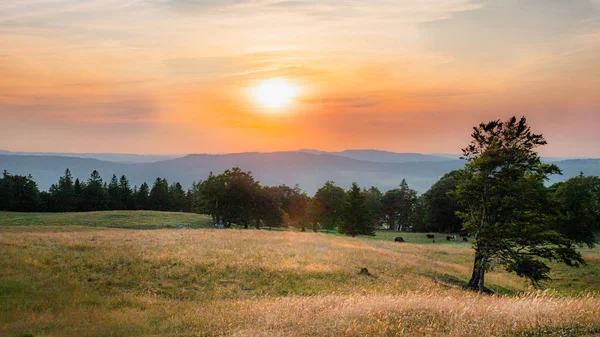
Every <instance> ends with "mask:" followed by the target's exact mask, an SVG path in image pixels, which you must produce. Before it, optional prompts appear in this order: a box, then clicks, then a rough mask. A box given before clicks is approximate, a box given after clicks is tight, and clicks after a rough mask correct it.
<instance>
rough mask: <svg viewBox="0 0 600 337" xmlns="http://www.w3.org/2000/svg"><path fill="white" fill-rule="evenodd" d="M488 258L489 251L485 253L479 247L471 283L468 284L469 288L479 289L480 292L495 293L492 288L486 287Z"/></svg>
mask: <svg viewBox="0 0 600 337" xmlns="http://www.w3.org/2000/svg"><path fill="white" fill-rule="evenodd" d="M488 259H489V256H488V254H487V253H483V252H481V251H480V250H479V249H477V250H475V261H474V262H473V273H472V274H471V280H469V283H468V284H467V286H466V288H467V289H470V290H474V291H478V292H479V293H486V294H493V293H494V292H493V291H492V290H491V289H489V288H486V287H485V269H486V266H487V263H488Z"/></svg>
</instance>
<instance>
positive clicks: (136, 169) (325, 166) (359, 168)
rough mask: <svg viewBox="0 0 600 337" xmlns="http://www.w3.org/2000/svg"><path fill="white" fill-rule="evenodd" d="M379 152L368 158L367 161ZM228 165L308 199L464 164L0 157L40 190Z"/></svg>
mask: <svg viewBox="0 0 600 337" xmlns="http://www.w3.org/2000/svg"><path fill="white" fill-rule="evenodd" d="M360 153H363V152H360ZM378 153H379V152H374V153H372V154H371V157H374V156H377V154H378ZM386 156H387V154H386ZM436 158H437V157H436ZM439 158H441V157H439ZM556 164H557V165H559V166H560V167H561V168H562V169H563V171H564V175H563V176H556V177H553V181H560V180H564V179H567V178H570V177H573V176H575V175H578V174H579V172H581V171H583V172H584V173H585V174H589V175H600V159H580V160H563V161H558V162H556ZM233 166H238V167H240V168H241V169H243V170H246V171H248V170H249V171H252V172H253V174H254V176H255V177H256V178H257V180H259V181H260V182H261V183H263V184H266V185H278V184H287V185H291V186H293V185H295V184H300V186H301V187H302V188H303V189H304V190H305V191H307V192H308V193H309V194H313V193H314V192H315V191H316V190H317V189H318V188H319V187H321V186H322V185H323V184H324V183H325V182H326V181H328V180H332V181H334V182H335V183H336V184H337V185H339V186H342V187H344V188H347V187H348V186H350V184H351V183H352V182H354V181H356V182H358V183H359V184H360V185H362V186H376V187H378V188H380V189H381V190H383V191H386V190H389V189H392V188H395V187H397V186H398V185H399V183H400V182H401V181H402V179H406V180H407V181H408V183H409V184H410V186H411V187H413V188H415V189H416V190H417V191H419V192H424V191H426V190H427V189H428V188H429V187H430V186H431V185H432V184H433V183H434V182H436V181H437V180H438V179H439V178H440V177H442V176H443V175H444V174H446V173H448V172H450V171H452V170H455V169H459V168H462V167H463V166H464V161H461V160H450V159H448V160H439V161H438V160H435V161H433V160H430V161H405V162H374V161H366V160H357V159H352V158H348V157H346V156H342V155H335V154H325V153H324V154H315V153H308V152H272V153H237V154H225V155H207V154H205V155H188V156H185V157H181V158H174V159H169V160H163V161H158V162H152V163H133V164H132V163H116V162H109V161H102V160H97V159H89V158H74V157H61V156H37V155H36V156H27V155H0V170H8V171H9V172H11V173H14V174H32V175H33V177H34V178H35V179H36V181H37V182H38V185H39V186H40V188H42V189H47V188H48V187H50V185H51V184H53V183H55V182H57V181H58V177H59V176H61V175H62V174H63V173H64V170H65V168H69V169H71V171H72V173H73V176H74V177H76V178H80V179H83V180H86V179H87V178H88V177H89V174H90V172H91V171H92V170H94V169H96V170H98V171H99V172H100V174H101V175H102V177H103V178H104V179H105V180H106V181H107V180H109V179H110V177H111V176H112V174H117V175H122V174H124V175H126V176H127V177H128V178H129V180H130V183H131V185H132V186H133V185H137V186H139V185H140V184H141V183H143V182H148V183H150V184H151V183H152V182H153V181H154V180H155V179H156V178H157V177H165V178H167V180H169V181H170V182H173V181H179V182H181V183H182V184H183V186H186V187H187V186H190V185H191V183H192V182H193V181H200V180H203V179H205V178H206V177H207V176H208V174H209V173H210V172H211V171H212V172H215V173H220V172H222V171H224V170H226V169H229V168H231V167H233Z"/></svg>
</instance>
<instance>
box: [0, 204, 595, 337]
mask: <svg viewBox="0 0 600 337" xmlns="http://www.w3.org/2000/svg"><path fill="white" fill-rule="evenodd" d="M110 213H112V212H107V215H110ZM133 213H136V212H133ZM140 214H142V213H140ZM137 215H138V214H136V216H137ZM178 215H179V216H193V215H181V214H178V213H166V214H154V216H155V217H156V218H157V219H161V222H160V223H161V224H166V223H168V224H171V225H173V228H172V229H155V230H135V229H123V228H106V227H110V226H111V224H112V226H117V225H115V224H116V223H117V222H114V221H106V222H103V225H102V226H98V224H92V225H94V226H96V227H82V226H78V224H77V222H76V221H75V222H65V220H60V221H58V220H57V222H52V223H51V224H46V225H43V226H40V225H33V224H30V223H26V222H25V220H21V222H18V221H16V220H13V222H12V225H6V223H7V221H6V220H3V221H4V222H0V256H2V259H0V336H400V335H414V336H489V335H494V336H514V335H521V336H535V335H539V336H552V335H554V336H578V335H584V336H588V335H589V336H592V335H594V334H598V333H600V315H599V312H600V297H598V295H597V293H594V292H593V291H598V290H600V285H599V284H598V282H597V275H596V276H594V273H597V272H598V269H599V268H598V267H599V261H598V257H599V254H598V253H597V251H596V250H589V251H586V252H585V256H586V259H587V260H588V262H589V265H588V266H587V267H584V268H580V269H567V268H558V269H557V270H556V271H555V273H554V274H553V276H554V277H555V278H557V280H556V281H553V282H551V283H549V284H548V285H547V286H548V288H549V290H548V291H546V292H544V293H538V292H530V291H529V289H528V285H527V284H526V283H525V282H524V281H523V280H521V279H518V278H517V277H515V276H514V275H509V274H506V273H502V272H499V271H494V272H492V273H490V275H489V279H488V280H489V285H490V286H491V287H492V288H493V289H495V290H496V291H498V292H499V293H501V294H502V295H501V296H487V295H482V296H480V295H477V294H473V293H471V292H466V291H464V290H462V289H461V287H460V285H461V284H462V283H463V282H464V281H465V280H466V279H467V278H468V276H469V272H470V269H469V267H470V263H471V259H472V250H471V249H470V248H469V246H468V244H463V243H460V244H446V243H444V244H439V245H438V244H432V243H423V244H417V243H407V244H398V243H394V242H391V241H390V240H373V239H367V238H350V237H344V236H338V235H331V234H325V233H300V232H295V231H268V230H261V231H256V230H249V231H248V230H240V229H230V230H217V229H190V228H181V227H179V226H176V225H175V224H179V222H184V221H183V220H181V219H178V220H173V221H172V222H169V221H168V220H167V219H165V218H169V217H171V216H173V217H175V216H178ZM12 216H18V215H14V214H13V215H12ZM32 216H33V215H32ZM48 216H50V217H52V216H56V217H60V216H65V215H48ZM85 216H96V215H94V214H82V215H80V217H82V219H83V218H85ZM97 216H99V217H102V214H100V215H97ZM132 216H133V215H132ZM1 217H2V219H7V218H11V215H10V214H6V213H4V214H2V215H1ZM29 219H33V218H29ZM193 219H196V220H198V221H200V220H199V219H202V218H193ZM204 219H206V218H204ZM82 221H83V220H82ZM86 221H90V220H89V218H88V219H87V220H86ZM198 223H199V222H198ZM19 224H20V225H19ZM144 224H146V220H144V221H141V222H136V223H133V224H132V223H131V222H125V225H123V223H120V224H119V225H118V226H117V227H123V226H128V225H131V226H134V227H135V226H141V227H140V228H147V226H142V225H144ZM90 228H92V230H90ZM136 228H137V227H136ZM417 237H418V234H414V236H409V235H407V236H406V238H407V239H408V240H413V239H414V240H416V239H417ZM363 267H366V268H368V269H369V271H370V273H371V275H370V276H366V275H359V273H358V272H359V270H360V268H363ZM575 280H577V281H576V282H579V283H572V282H575ZM569 282H571V283H569ZM582 290H586V291H585V292H583V293H582V292H581V291H582Z"/></svg>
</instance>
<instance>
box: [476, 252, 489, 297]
mask: <svg viewBox="0 0 600 337" xmlns="http://www.w3.org/2000/svg"><path fill="white" fill-rule="evenodd" d="M487 260H488V256H487V254H484V255H483V258H482V259H481V264H480V267H479V285H478V288H479V293H483V292H487V289H486V288H485V285H484V281H485V267H486V264H487Z"/></svg>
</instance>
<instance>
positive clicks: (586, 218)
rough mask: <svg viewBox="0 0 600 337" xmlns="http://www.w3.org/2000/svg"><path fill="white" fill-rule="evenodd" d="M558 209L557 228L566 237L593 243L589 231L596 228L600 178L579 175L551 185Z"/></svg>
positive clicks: (599, 218) (599, 222)
mask: <svg viewBox="0 0 600 337" xmlns="http://www.w3.org/2000/svg"><path fill="white" fill-rule="evenodd" d="M551 189H552V190H553V192H554V193H553V198H554V201H555V204H556V207H557V208H558V209H559V210H560V216H559V219H558V222H559V225H558V228H559V230H560V231H561V233H563V234H564V235H565V236H566V237H568V238H569V239H572V240H574V241H576V242H578V243H584V244H586V245H588V246H590V247H591V246H593V245H594V234H593V231H594V230H597V229H600V178H598V177H586V176H584V175H583V173H582V174H581V175H579V176H578V177H574V178H571V179H569V180H567V181H565V182H563V183H558V184H556V185H554V186H552V188H551Z"/></svg>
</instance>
